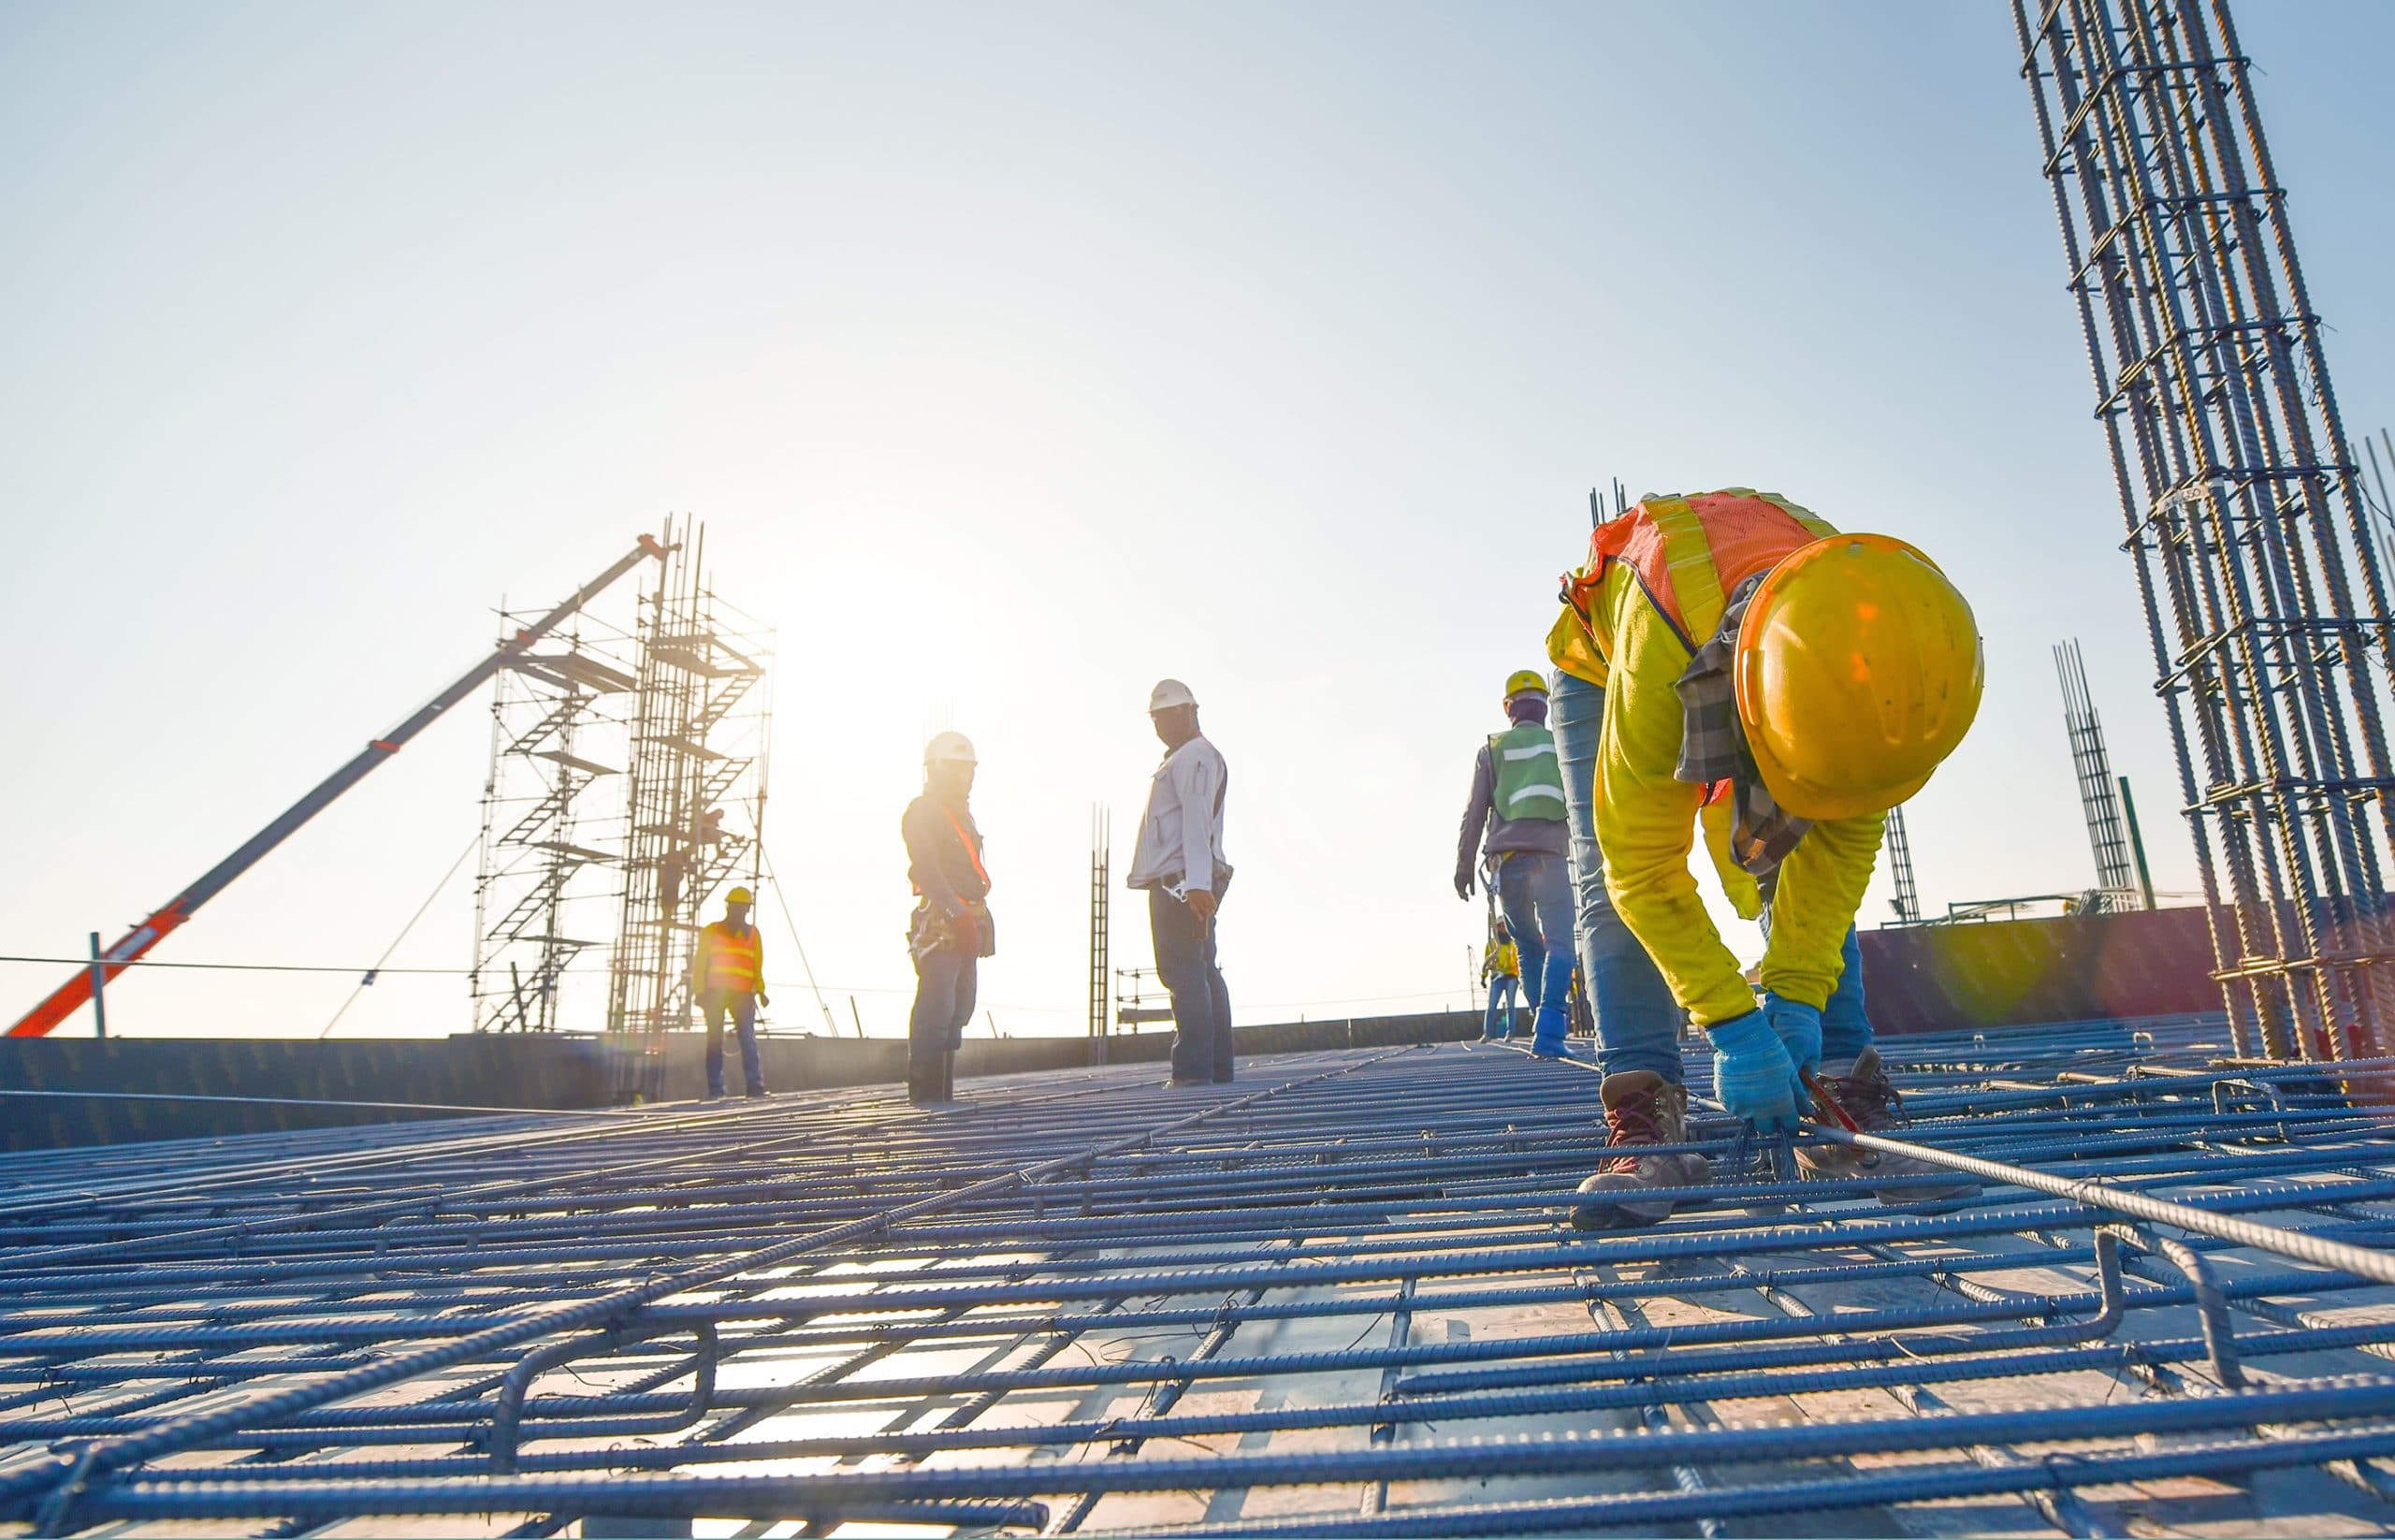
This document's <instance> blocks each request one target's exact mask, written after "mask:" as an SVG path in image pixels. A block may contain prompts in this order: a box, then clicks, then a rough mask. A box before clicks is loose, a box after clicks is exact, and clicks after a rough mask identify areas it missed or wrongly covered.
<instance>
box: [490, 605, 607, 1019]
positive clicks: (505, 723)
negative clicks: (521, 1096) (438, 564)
mask: <svg viewBox="0 0 2395 1540" xmlns="http://www.w3.org/2000/svg"><path fill="white" fill-rule="evenodd" d="M531 618H532V616H530V614H524V615H518V614H515V613H514V612H512V611H510V610H508V609H507V608H506V607H505V605H504V604H502V605H501V610H500V634H501V639H502V645H503V643H504V639H505V638H508V637H512V636H515V635H516V634H517V633H518V632H519V631H520V629H521V628H522V627H523V626H524V625H525V624H527V623H528V622H529V621H530V619H531ZM552 639H553V641H554V642H555V643H556V644H557V645H556V646H554V647H551V648H550V649H547V650H544V651H542V652H536V653H527V654H525V655H523V656H522V657H520V658H518V659H517V660H516V661H515V663H514V664H513V665H512V666H510V667H508V668H505V669H502V670H501V672H500V674H499V676H498V677H497V678H496V680H495V681H494V682H493V686H492V691H491V742H490V767H489V770H488V772H487V773H486V775H485V777H484V779H483V819H482V840H481V846H480V864H479V865H478V867H477V870H476V875H475V881H474V960H473V966H472V969H471V970H470V971H469V972H468V975H467V995H468V999H469V1001H470V1004H471V1009H472V1027H473V1029H474V1030H475V1031H477V1032H550V1031H555V1030H557V1028H558V1027H559V1024H561V1023H562V1022H563V1021H565V1020H566V1019H568V1018H569V1017H570V1016H571V1015H572V1012H571V1011H570V1010H567V1009H566V1005H565V1000H564V996H565V995H566V994H567V993H568V991H569V990H570V989H571V988H572V986H573V980H572V978H571V975H572V974H573V972H574V970H575V964H576V962H577V960H578V959H579V958H580V957H581V956H582V954H583V953H584V952H587V951H588V950H589V949H591V948H593V947H600V946H603V945H604V944H605V938H606V935H607V922H608V919H609V914H608V910H609V908H611V906H612V902H613V900H614V899H615V897H616V895H617V875H618V868H619V863H618V861H617V851H618V850H619V849H620V846H621V844H622V830H623V801H622V792H621V780H620V777H621V773H622V769H621V767H622V765H623V763H624V754H625V745H626V739H627V735H628V733H627V726H626V723H627V721H628V720H629V719H630V716H631V705H632V702H633V700H634V680H633V676H632V673H631V670H632V668H633V667H634V666H635V665H634V664H633V663H632V661H631V655H632V653H633V650H634V648H633V643H632V639H631V634H630V632H628V631H626V630H625V629H624V628H623V627H622V626H620V625H616V624H610V623H609V622H608V621H607V620H605V619H604V618H603V617H598V616H593V615H591V614H589V613H588V612H585V613H583V614H581V615H578V616H577V617H575V618H574V620H573V624H572V625H571V626H570V627H568V628H567V629H565V630H564V631H562V632H557V633H553V638H552ZM611 788H612V789H613V792H614V794H613V795H610V794H609V791H610V789H611ZM595 1014H596V1013H595V1011H594V1012H591V1013H590V1014H589V1015H588V1016H586V1018H585V1019H586V1020H591V1019H595Z"/></svg>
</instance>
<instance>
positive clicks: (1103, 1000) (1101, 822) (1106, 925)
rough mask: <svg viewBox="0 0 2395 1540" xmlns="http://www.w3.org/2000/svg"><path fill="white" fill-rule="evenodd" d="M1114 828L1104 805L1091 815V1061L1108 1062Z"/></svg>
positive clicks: (1092, 809)
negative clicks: (1107, 1040) (1107, 1039)
mask: <svg viewBox="0 0 2395 1540" xmlns="http://www.w3.org/2000/svg"><path fill="white" fill-rule="evenodd" d="M1113 846H1114V839H1113V831H1112V828H1111V825H1110V820H1109V818H1108V816H1107V811H1106V809H1105V808H1104V807H1102V806H1101V807H1093V808H1091V809H1090V815H1089V1035H1090V1037H1091V1039H1093V1047H1092V1049H1091V1053H1092V1054H1093V1057H1092V1059H1091V1061H1090V1062H1091V1063H1093V1064H1104V1063H1105V1062H1106V1057H1105V1055H1106V1037H1107V1023H1106V1017H1107V1010H1108V1006H1107V995H1108V981H1109V980H1110V979H1111V978H1112V977H1113V974H1112V971H1111V970H1112V966H1113V962H1112V958H1113V937H1112V935H1111V922H1112V911H1113V905H1114V893H1113V882H1112V868H1113V864H1114V863H1113V853H1114V851H1113Z"/></svg>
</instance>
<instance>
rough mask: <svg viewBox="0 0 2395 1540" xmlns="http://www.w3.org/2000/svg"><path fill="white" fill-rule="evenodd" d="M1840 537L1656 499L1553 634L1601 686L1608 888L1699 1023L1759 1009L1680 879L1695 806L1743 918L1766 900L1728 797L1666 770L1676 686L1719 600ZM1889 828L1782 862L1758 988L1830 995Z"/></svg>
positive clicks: (1602, 559) (1730, 505)
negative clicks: (1735, 843) (1742, 861)
mask: <svg viewBox="0 0 2395 1540" xmlns="http://www.w3.org/2000/svg"><path fill="white" fill-rule="evenodd" d="M1833 533H1836V531H1835V530H1832V529H1831V528H1830V527H1829V525H1828V524H1826V523H1824V522H1823V521H1822V520H1821V519H1818V518H1815V517H1814V516H1812V515H1811V514H1810V513H1809V512H1807V510H1805V509H1802V508H1799V507H1797V506H1796V505H1795V504H1793V503H1791V502H1787V501H1783V500H1782V499H1780V498H1778V497H1776V496H1773V495H1771V494H1769V493H1757V492H1752V491H1749V490H1748V489H1746V488H1744V487H1732V488H1729V489H1727V490H1724V491H1720V492H1708V493H1699V494H1695V495H1691V496H1690V497H1686V498H1650V499H1648V500H1647V501H1645V502H1642V503H1639V504H1638V505H1637V506H1636V507H1634V508H1632V509H1631V510H1630V511H1629V512H1628V513H1626V514H1624V515H1623V516H1621V517H1619V518H1618V519H1615V520H1614V521H1612V522H1611V523H1609V524H1606V525H1604V527H1602V528H1601V529H1599V530H1597V532H1596V535H1595V536H1594V538H1592V539H1591V541H1590V542H1589V565H1588V566H1586V567H1584V568H1582V569H1581V570H1580V571H1579V572H1577V573H1575V574H1573V577H1572V579H1571V580H1570V585H1569V587H1568V588H1567V589H1566V594H1567V602H1566V603H1565V604H1564V607H1563V613H1562V614H1561V615H1560V617H1558V618H1557V620H1556V624H1555V629H1554V630H1553V631H1552V632H1549V633H1548V635H1547V652H1548V655H1549V656H1550V657H1552V658H1553V659H1554V661H1555V663H1556V666H1557V667H1559V668H1560V669H1562V670H1563V671H1565V672H1566V673H1568V674H1571V675H1573V676H1575V677H1577V678H1582V679H1586V680H1587V681H1589V683H1590V684H1594V685H1598V686H1601V687H1603V688H1604V692H1605V706H1604V721H1603V723H1602V725H1601V727H1600V730H1599V731H1600V740H1599V745H1598V749H1597V766H1596V785H1595V793H1596V795H1595V808H1594V810H1595V814H1596V822H1597V828H1596V835H1597V845H1598V848H1599V850H1601V851H1602V852H1603V853H1604V863H1605V891H1606V893H1609V894H1610V895H1611V896H1612V898H1613V903H1614V908H1615V909H1616V910H1617V911H1618V913H1619V914H1620V915H1621V918H1622V923H1624V924H1626V925H1628V926H1629V927H1630V930H1631V934H1632V935H1633V936H1635V937H1638V939H1639V941H1640V943H1641V944H1642V945H1644V946H1645V947H1646V949H1647V955H1648V956H1650V957H1652V958H1653V959H1654V960H1655V966H1657V967H1658V968H1660V969H1661V970H1662V975H1663V979H1664V981H1666V982H1667V983H1669V984H1670V985H1671V989H1672V994H1673V996H1674V997H1675V998H1677V1000H1678V1001H1679V1003H1680V1005H1681V1007H1682V1008H1683V1009H1685V1010H1687V1011H1688V1012H1689V1014H1690V1016H1691V1018H1692V1019H1693V1020H1694V1021H1695V1022H1696V1023H1697V1024H1698V1025H1700V1026H1710V1025H1712V1024H1714V1023H1716V1022H1723V1021H1728V1020H1729V1019H1731V1018H1732V1017H1734V1016H1743V1015H1745V1014H1746V1013H1747V1012H1749V1011H1750V1010H1754V1008H1755V997H1754V994H1753V992H1752V991H1751V990H1750V989H1749V987H1748V985H1747V982H1746V981H1745V979H1743V978H1742V977H1740V975H1739V971H1738V960H1737V958H1736V957H1735V955H1734V954H1733V953H1732V952H1731V951H1730V949H1729V948H1728V947H1727V946H1725V945H1723V944H1722V941H1721V933H1720V931H1718V930H1716V929H1715V928H1714V925H1713V921H1712V919H1711V917H1710V916H1708V915H1707V914H1706V911H1705V905H1704V903H1703V901H1702V900H1700V899H1699V898H1698V897H1697V893H1696V879H1694V878H1693V877H1691V875H1690V873H1689V869H1688V855H1689V847H1690V844H1691V838H1692V834H1691V831H1692V830H1693V829H1694V828H1695V826H1696V825H1697V823H1698V821H1699V818H1700V809H1701V810H1702V817H1703V821H1704V822H1705V824H1706V844H1707V846H1708V847H1709V848H1710V850H1711V852H1712V855H1713V864H1714V867H1715V869H1716V870H1717V871H1718V872H1719V873H1720V877H1721V881H1722V888H1723V891H1724V892H1726V893H1728V894H1729V896H1730V900H1731V903H1732V904H1733V906H1735V908H1736V909H1737V910H1738V912H1739V913H1740V914H1743V915H1748V916H1752V915H1753V914H1754V913H1756V912H1757V910H1758V908H1759V907H1760V895H1759V894H1758V893H1757V892H1756V888H1755V883H1754V879H1752V878H1751V877H1749V876H1748V875H1747V873H1746V872H1744V871H1743V870H1741V869H1740V868H1739V867H1738V866H1737V864H1735V862H1734V861H1732V860H1731V859H1730V857H1729V852H1728V847H1727V836H1728V833H1729V813H1730V806H1729V803H1728V802H1727V800H1726V799H1725V800H1723V801H1720V802H1717V803H1715V804H1714V805H1712V806H1704V805H1705V801H1706V789H1705V788H1703V787H1701V786H1692V785H1691V784H1689V783H1688V782H1686V781H1682V780H1678V779H1676V778H1675V777H1674V776H1673V771H1674V770H1675V769H1676V768H1677V766H1678V763H1679V755H1680V729H1681V705H1680V699H1679V695H1678V692H1677V690H1674V689H1673V686H1674V685H1675V684H1676V683H1677V680H1678V679H1679V676H1681V675H1682V674H1683V673H1685V672H1686V671H1687V669H1688V665H1689V662H1690V661H1691V658H1692V657H1693V656H1694V652H1695V648H1696V647H1701V646H1703V645H1704V644H1705V642H1706V640H1708V639H1709V638H1710V637H1711V636H1712V634H1713V632H1715V630H1717V629H1718V628H1719V627H1720V622H1721V613H1722V610H1723V608H1724V603H1725V597H1726V595H1727V594H1728V593H1730V592H1731V591H1732V590H1734V589H1735V588H1737V586H1738V585H1739V584H1740V583H1741V582H1743V581H1745V580H1746V579H1747V578H1748V577H1749V576H1751V575H1753V574H1756V573H1758V572H1764V571H1767V570H1768V569H1769V568H1771V567H1772V566H1774V565H1776V564H1777V563H1778V562H1779V561H1780V560H1781V559H1785V558H1786V557H1787V556H1789V555H1790V554H1791V553H1793V551H1795V550H1797V549H1798V548H1800V547H1801V546H1803V545H1807V544H1809V543H1810V542H1811V541H1813V540H1815V539H1818V538H1821V537H1822V536H1824V535H1828V534H1833ZM1883 826H1884V820H1882V819H1880V818H1878V817H1872V818H1855V819H1838V820H1834V821H1823V822H1819V823H1816V824H1814V825H1813V826H1812V828H1811V829H1809V830H1808V831H1807V833H1806V835H1805V837H1804V839H1803V840H1802V841H1801V842H1799V843H1798V845H1797V846H1796V849H1795V850H1793V851H1792V852H1790V854H1789V856H1788V859H1787V860H1786V861H1784V862H1782V863H1781V864H1780V867H1779V879H1778V889H1777V891H1776V892H1775V893H1774V894H1773V899H1772V916H1771V920H1772V923H1771V937H1770V939H1769V941H1768V942H1767V943H1766V946H1765V950H1764V959H1763V969H1762V977H1763V983H1764V988H1765V989H1768V990H1770V991H1772V992H1773V993H1775V994H1778V995H1784V996H1786V997H1787V998H1789V999H1792V1000H1799V1001H1802V1002H1804V1003H1805V1004H1807V1005H1810V1006H1816V1007H1818V1006H1821V1005H1823V1004H1825V1003H1826V1002H1827V1001H1828V999H1829V996H1830V991H1831V989H1832V988H1834V987H1835V986H1836V983H1837V976H1838V970H1839V967H1840V956H1839V952H1840V949H1841V947H1842V946H1843V944H1844V942H1845V938H1846V931H1847V927H1848V926H1849V925H1851V924H1852V923H1854V915H1855V911H1856V910H1857V909H1859V908H1862V905H1863V890H1864V888H1865V886H1866V885H1868V883H1869V882H1870V880H1871V867H1872V864H1873V862H1874V861H1875V860H1876V858H1877V857H1878V854H1879V850H1880V834H1881V831H1882V828H1883Z"/></svg>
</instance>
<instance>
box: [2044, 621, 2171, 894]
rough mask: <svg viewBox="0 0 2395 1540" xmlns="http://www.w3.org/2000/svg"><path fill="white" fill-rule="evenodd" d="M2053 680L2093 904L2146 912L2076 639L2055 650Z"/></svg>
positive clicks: (2116, 791)
mask: <svg viewBox="0 0 2395 1540" xmlns="http://www.w3.org/2000/svg"><path fill="white" fill-rule="evenodd" d="M2054 676H2055V677H2056V678H2058V679H2060V680H2061V681H2062V722H2063V731H2064V733H2065V734H2067V735H2068V737H2069V739H2070V763H2071V768H2072V771H2073V772H2074V773H2075V774H2076V775H2077V776H2078V777H2079V806H2080V808H2081V810H2082V811H2083V812H2084V813H2085V814H2086V816H2087V844H2088V847H2089V849H2090V850H2093V851H2094V852H2095V854H2096V893H2095V895H2094V896H2095V900H2096V901H2095V904H2094V905H2092V906H2090V907H2091V908H2102V909H2114V910H2120V909H2133V908H2146V907H2149V906H2146V905H2144V904H2142V903H2141V900H2140V898H2139V896H2138V893H2139V884H2138V876H2137V864H2136V863H2135V862H2134V861H2132V860H2131V859H2130V857H2129V836H2128V826H2127V821H2126V820H2125V819H2124V818H2122V816H2121V802H2120V787H2119V783H2118V782H2117V781H2115V780H2114V779H2113V777H2112V755H2111V754H2110V753H2109V752H2107V751H2106V749H2105V748H2104V723H2103V721H2102V719H2099V718H2098V717H2097V715H2096V698H2095V696H2094V695H2092V694H2091V693H2089V691H2088V689H2087V662H2086V660H2085V659H2084V658H2083V657H2082V656H2081V655H2080V651H2079V641H2078V638H2076V637H2073V638H2072V639H2071V640H2069V641H2068V642H2064V643H2061V644H2060V645H2058V646H2057V647H2055V648H2054Z"/></svg>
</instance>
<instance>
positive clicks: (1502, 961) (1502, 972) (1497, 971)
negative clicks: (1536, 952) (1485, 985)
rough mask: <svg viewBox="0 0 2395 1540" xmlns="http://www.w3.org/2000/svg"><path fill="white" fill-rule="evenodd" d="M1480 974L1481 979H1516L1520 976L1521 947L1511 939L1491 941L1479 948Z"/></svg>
mask: <svg viewBox="0 0 2395 1540" xmlns="http://www.w3.org/2000/svg"><path fill="white" fill-rule="evenodd" d="M1480 976H1481V977H1482V978H1483V979H1518V978H1520V977H1521V976H1522V949H1521V948H1519V947H1517V946H1516V945H1514V943H1513V942H1511V941H1491V942H1489V943H1488V945H1487V946H1485V947H1483V948H1481V949H1480Z"/></svg>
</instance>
